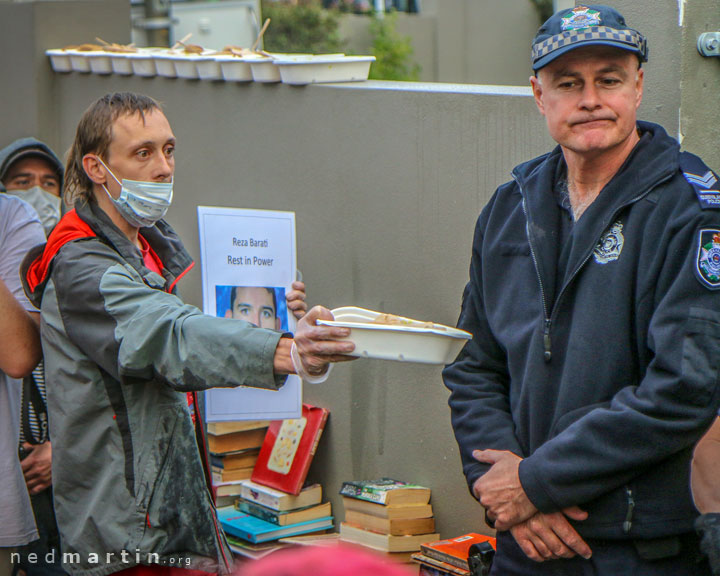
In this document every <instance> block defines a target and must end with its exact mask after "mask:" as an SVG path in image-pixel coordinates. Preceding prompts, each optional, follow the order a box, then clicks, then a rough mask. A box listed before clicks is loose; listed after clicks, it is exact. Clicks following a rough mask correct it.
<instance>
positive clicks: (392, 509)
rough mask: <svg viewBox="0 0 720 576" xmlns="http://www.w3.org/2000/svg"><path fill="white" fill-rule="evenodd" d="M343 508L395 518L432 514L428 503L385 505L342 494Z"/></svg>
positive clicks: (380, 516)
mask: <svg viewBox="0 0 720 576" xmlns="http://www.w3.org/2000/svg"><path fill="white" fill-rule="evenodd" d="M343 506H344V507H345V510H346V511H347V510H354V511H355V512H361V513H363V514H369V515H371V516H377V517H378V518H387V519H389V520H395V519H400V518H430V517H431V516H432V515H433V510H432V506H431V505H430V504H408V505H407V506H402V505H401V506H386V505H384V504H376V503H375V502H369V501H367V500H358V499H357V498H350V497H348V496H343Z"/></svg>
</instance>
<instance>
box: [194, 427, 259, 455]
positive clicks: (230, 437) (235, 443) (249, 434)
mask: <svg viewBox="0 0 720 576" xmlns="http://www.w3.org/2000/svg"><path fill="white" fill-rule="evenodd" d="M265 430H266V429H265V428H255V429H253V430H245V431H242V432H232V433H230V434H222V435H220V436H215V435H213V434H208V436H207V440H208V449H209V450H210V452H212V453H213V454H225V453H227V452H237V451H238V450H247V449H248V448H259V447H260V446H262V443H263V441H264V440H265Z"/></svg>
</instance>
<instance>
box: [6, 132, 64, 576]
mask: <svg viewBox="0 0 720 576" xmlns="http://www.w3.org/2000/svg"><path fill="white" fill-rule="evenodd" d="M64 174H65V168H64V166H63V165H62V162H61V161H60V159H59V158H58V156H57V155H56V154H55V152H53V150H52V149H51V148H50V147H49V146H48V145H47V144H45V143H44V142H41V141H40V140H37V139H36V138H32V137H29V138H21V139H19V140H16V141H15V142H13V143H12V144H10V145H9V146H6V147H5V148H3V149H2V150H0V182H2V184H3V186H4V187H5V188H6V193H7V194H8V195H11V196H17V197H18V198H20V199H22V200H24V201H25V202H27V203H28V204H30V206H32V208H34V209H35V211H36V212H37V214H38V217H39V219H40V222H41V224H42V226H43V229H44V231H45V234H46V235H48V234H49V233H50V232H51V231H52V229H53V228H54V227H55V225H56V224H57V223H58V221H59V220H60V212H61V204H62V202H61V199H60V191H61V190H62V185H63V177H64ZM30 248H32V246H27V249H28V250H29V249H30ZM44 373H45V369H44V365H43V362H42V361H40V363H39V364H38V365H37V366H36V368H35V369H34V370H33V372H32V374H29V375H28V376H26V377H25V378H24V379H23V388H22V401H21V413H20V457H21V459H22V470H23V474H24V477H25V483H26V484H27V487H28V492H29V493H30V499H31V502H32V507H33V513H34V515H35V523H36V525H37V528H38V534H39V537H40V538H39V539H38V540H36V541H34V542H32V543H30V544H27V545H25V546H22V547H20V548H19V549H18V552H19V553H20V554H21V559H20V562H19V564H18V565H17V568H18V571H19V573H21V574H23V573H24V574H26V575H27V576H46V575H62V574H65V572H64V570H63V569H62V566H61V564H60V559H59V553H60V549H59V548H60V544H59V536H58V529H57V524H56V522H55V512H54V509H53V501H52V489H51V483H52V472H51V470H52V468H51V466H52V445H51V443H50V438H49V434H48V426H47V408H46V405H47V399H46V392H45V375H44ZM29 554H35V556H34V557H35V558H37V562H29V561H28V555H29Z"/></svg>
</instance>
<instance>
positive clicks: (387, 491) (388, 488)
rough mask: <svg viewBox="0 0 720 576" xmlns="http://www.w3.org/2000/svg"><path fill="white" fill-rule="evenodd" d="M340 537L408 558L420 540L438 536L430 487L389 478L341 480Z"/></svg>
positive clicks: (398, 557) (402, 559)
mask: <svg viewBox="0 0 720 576" xmlns="http://www.w3.org/2000/svg"><path fill="white" fill-rule="evenodd" d="M340 494H341V495H342V497H343V506H344V508H345V521H344V522H343V523H342V524H341V525H340V539H341V540H345V541H347V542H353V543H355V544H360V545H362V546H367V547H369V548H374V549H376V550H380V551H383V552H385V553H386V554H388V555H390V556H392V557H394V558H395V559H397V560H400V561H409V560H410V555H411V554H412V553H413V552H417V551H419V550H420V546H421V544H423V543H425V542H431V541H433V540H438V539H439V538H440V535H439V534H437V533H436V532H435V519H434V517H433V511H432V506H431V505H430V489H429V488H424V487H422V486H417V485H414V484H407V483H405V482H399V481H397V480H392V479H389V478H382V479H380V480H376V481H371V482H366V481H356V482H344V483H343V485H342V488H341V489H340Z"/></svg>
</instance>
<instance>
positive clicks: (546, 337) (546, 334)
mask: <svg viewBox="0 0 720 576" xmlns="http://www.w3.org/2000/svg"><path fill="white" fill-rule="evenodd" d="M515 182H517V185H518V188H519V189H520V196H522V209H523V214H525V234H526V235H527V238H528V244H530V256H531V257H532V261H533V265H534V266H535V274H536V275H537V279H538V284H539V285H540V299H541V300H542V307H543V315H544V317H545V321H544V324H543V346H544V348H545V350H544V352H543V357H544V358H545V362H550V360H551V359H552V349H551V345H550V324H551V320H550V317H549V315H548V307H547V298H546V297H545V287H544V286H543V281H542V277H541V276H540V267H539V266H538V261H537V256H536V255H535V247H534V246H533V242H532V240H531V239H530V218H528V214H527V206H526V205H525V194H524V193H523V189H522V184H520V182H518V181H517V179H515Z"/></svg>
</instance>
